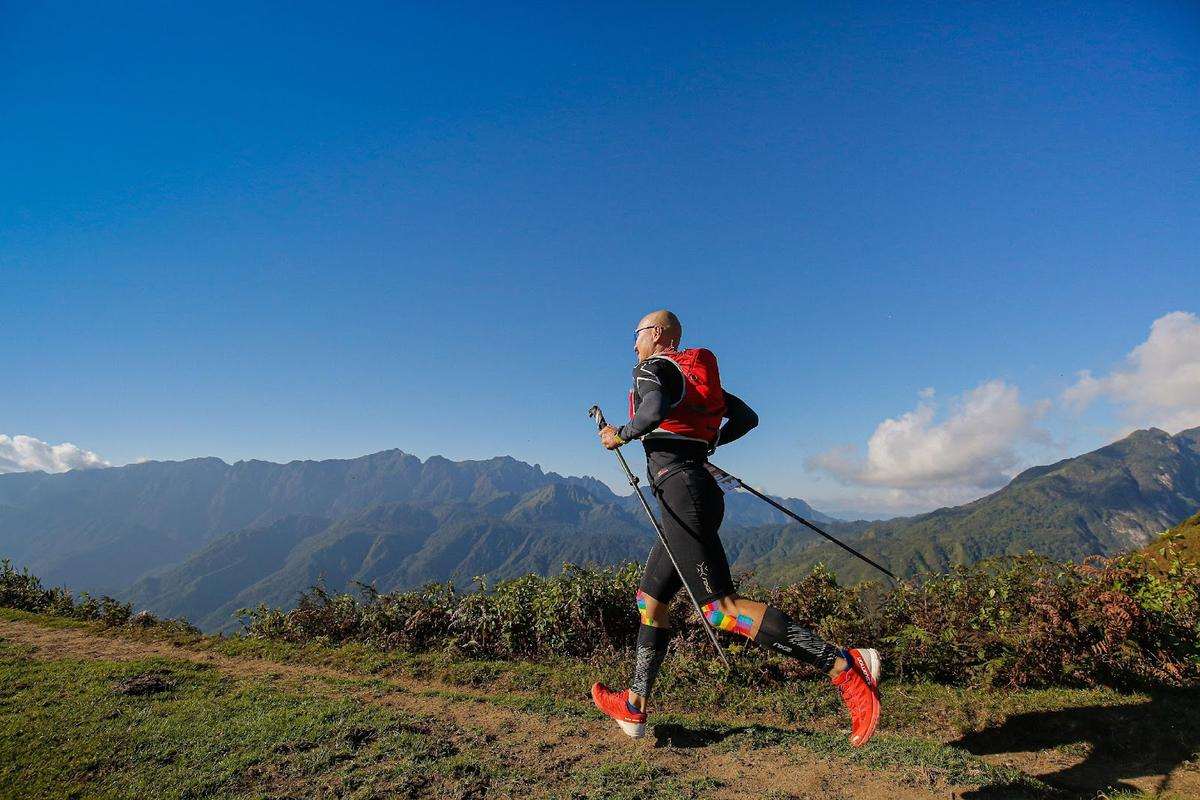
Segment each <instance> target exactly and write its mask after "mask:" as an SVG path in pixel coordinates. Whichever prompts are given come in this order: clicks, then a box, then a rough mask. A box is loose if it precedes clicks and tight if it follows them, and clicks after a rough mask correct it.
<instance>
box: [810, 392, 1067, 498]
mask: <svg viewBox="0 0 1200 800" xmlns="http://www.w3.org/2000/svg"><path fill="white" fill-rule="evenodd" d="M1047 409H1048V403H1047V402H1041V403H1037V404H1034V405H1032V406H1026V405H1024V404H1022V403H1021V394H1020V390H1019V389H1018V388H1017V387H1016V386H1012V385H1010V384H1008V383H1006V382H1004V381H1002V380H993V381H989V382H987V383H983V384H980V385H979V386H978V387H976V388H975V389H972V390H971V391H969V392H967V393H965V394H964V395H963V396H962V397H961V398H958V399H957V400H956V401H955V402H953V403H952V404H951V412H950V415H949V416H948V417H947V418H945V419H944V420H942V421H940V422H939V421H935V417H936V415H937V411H938V404H937V401H936V398H935V395H934V391H933V390H932V389H925V390H923V391H922V392H921V393H920V400H919V402H918V403H917V407H916V409H914V410H913V411H910V412H908V413H906V414H903V415H902V416H900V417H899V418H897V419H885V420H884V421H883V422H881V423H879V425H878V427H876V428H875V432H874V433H873V434H872V435H871V438H870V440H869V441H868V442H867V457H866V459H865V460H863V459H862V458H860V457H859V456H858V454H857V452H856V449H855V448H853V447H840V448H835V449H834V450H831V451H829V452H828V453H823V454H821V455H818V456H815V457H813V458H810V459H809V461H808V465H809V466H810V467H814V468H816V469H820V470H823V471H825V472H828V473H830V474H832V475H833V476H835V477H836V478H838V479H839V480H841V481H842V482H844V483H847V484H853V485H860V486H879V487H887V488H889V489H893V490H898V491H897V492H896V493H895V496H894V497H891V498H890V499H891V501H892V503H894V504H896V505H899V504H900V503H912V504H924V503H927V502H934V501H935V499H938V500H941V501H943V502H944V503H950V504H953V503H954V502H965V501H966V500H969V499H973V497H978V496H979V490H980V489H985V490H986V489H994V488H998V487H1000V486H1003V485H1004V484H1006V483H1007V482H1008V481H1009V480H1011V479H1012V477H1013V476H1014V475H1015V474H1016V473H1017V471H1018V467H1019V466H1020V465H1021V463H1022V462H1021V458H1020V457H1019V456H1018V455H1017V452H1016V449H1015V448H1016V445H1017V444H1018V443H1019V442H1021V441H1036V442H1040V443H1043V444H1045V443H1048V441H1049V437H1048V435H1047V434H1046V432H1045V431H1043V430H1041V429H1039V428H1037V427H1036V426H1035V425H1034V423H1035V422H1036V420H1037V419H1038V418H1039V417H1041V416H1042V415H1043V414H1044V413H1045V412H1046V411H1047ZM900 490H903V491H900ZM923 501H924V502H923Z"/></svg>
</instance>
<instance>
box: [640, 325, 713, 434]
mask: <svg viewBox="0 0 1200 800" xmlns="http://www.w3.org/2000/svg"><path fill="white" fill-rule="evenodd" d="M650 358H661V359H663V360H664V361H670V362H671V363H672V364H674V365H675V366H676V367H677V368H678V369H679V372H680V373H681V374H682V375H683V386H684V389H683V400H682V401H681V402H680V403H679V405H677V406H675V407H674V408H672V409H671V411H670V413H669V414H668V415H667V418H666V419H664V420H663V421H662V423H660V424H659V426H658V427H657V428H655V429H654V430H652V431H650V432H649V433H647V434H646V435H645V436H643V437H642V438H643V439H649V438H651V437H656V438H657V437H670V438H674V439H692V440H694V441H698V442H704V443H705V444H708V445H711V444H712V443H713V442H715V441H716V440H717V433H718V432H719V431H720V430H721V419H722V417H723V415H724V413H725V392H723V391H721V374H720V372H719V371H718V369H717V357H716V356H715V355H713V353H712V351H711V350H705V349H704V348H703V347H692V348H689V349H687V350H683V351H679V350H667V351H666V352H663V353H658V354H656V355H653V356H650ZM646 360H647V361H649V360H650V359H646ZM633 411H634V408H633V390H632V389H630V390H629V418H630V419H633Z"/></svg>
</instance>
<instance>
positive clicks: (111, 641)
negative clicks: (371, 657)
mask: <svg viewBox="0 0 1200 800" xmlns="http://www.w3.org/2000/svg"><path fill="white" fill-rule="evenodd" d="M0 639H4V640H8V641H10V642H14V643H19V644H23V645H29V646H32V647H33V648H34V650H33V653H32V655H33V657H35V658H45V659H61V658H72V659H78V658H82V659H98V660H106V661H131V660H137V659H144V658H148V657H153V656H158V657H162V658H168V659H175V660H182V661H192V662H199V663H203V664H208V665H210V666H211V667H213V668H215V669H218V670H220V671H221V672H223V673H225V674H227V675H229V676H231V677H233V678H238V679H259V680H261V679H267V680H272V681H275V682H277V683H278V684H279V688H281V689H283V690H290V691H303V692H314V693H322V694H329V695H337V696H340V697H347V696H350V697H355V698H356V699H358V700H360V701H361V702H363V703H371V704H377V705H384V706H387V707H389V708H392V709H395V710H397V711H399V712H401V713H411V714H413V715H414V716H419V717H420V718H428V717H431V716H432V717H438V718H441V719H443V720H445V721H446V722H447V723H448V724H449V725H451V726H453V728H454V729H456V731H457V732H458V733H461V734H462V735H464V736H470V737H471V738H473V739H478V738H479V736H480V734H483V736H484V738H485V739H486V740H487V741H489V742H490V745H489V746H490V747H495V748H497V750H498V751H500V752H503V753H504V754H505V756H506V757H507V758H517V759H528V761H527V763H536V764H541V765H544V768H545V774H546V775H547V786H546V788H547V790H549V791H553V790H554V788H555V787H557V788H558V789H559V790H566V791H567V792H568V793H569V788H570V787H569V780H570V774H571V772H572V771H573V770H576V769H578V768H580V767H586V766H589V765H595V766H600V765H602V764H605V763H609V762H611V761H612V760H614V759H629V758H631V757H637V756H639V755H640V756H641V757H644V758H646V759H647V761H648V762H649V763H650V764H652V765H653V766H654V767H658V768H662V769H664V770H666V771H667V772H668V774H670V775H674V776H677V777H680V778H699V777H710V778H713V779H716V780H717V781H720V783H721V785H720V787H719V788H715V789H706V790H704V791H703V792H702V793H701V796H702V797H703V798H706V800H707V799H708V798H711V799H712V800H727V799H728V800H734V799H735V798H736V799H738V800H740V799H742V798H745V799H746V800H749V799H750V798H754V799H755V800H760V799H761V798H763V797H767V796H774V797H779V798H788V797H792V798H809V797H812V798H817V797H820V798H823V799H825V798H828V797H830V796H831V795H836V794H840V793H842V792H843V791H844V789H845V787H846V786H854V787H855V790H854V793H853V794H854V797H855V798H856V800H918V799H921V800H924V798H947V797H951V796H952V795H961V794H962V793H963V791H964V790H965V791H967V792H969V791H970V789H971V788H972V787H957V786H948V785H945V784H938V783H936V782H935V781H932V780H931V779H929V778H928V777H925V776H921V775H919V774H915V773H914V772H913V771H911V770H910V771H908V772H900V771H898V772H896V773H889V772H880V771H874V770H868V769H865V768H862V767H858V766H855V765H852V764H847V763H845V762H842V761H840V760H839V761H833V760H825V759H822V758H821V757H819V756H816V755H813V754H812V753H809V752H806V751H804V750H802V749H799V748H794V747H779V746H767V747H761V748H755V749H748V748H741V749H739V750H736V751H723V750H718V749H716V748H713V747H709V746H696V745H697V743H696V742H689V741H687V738H688V737H687V736H686V735H682V736H681V735H680V732H679V731H670V732H667V733H666V734H665V735H664V734H663V732H661V731H659V732H657V733H658V735H657V737H656V736H654V735H651V736H647V737H646V738H645V739H642V740H640V741H634V740H630V739H628V738H626V737H625V736H624V735H622V734H621V733H620V732H619V731H618V730H617V729H616V727H615V726H613V725H612V724H611V723H609V722H607V721H606V720H604V719H601V718H600V717H599V715H597V716H596V717H595V718H582V719H581V718H560V717H554V716H547V715H542V714H535V713H529V712H523V711H517V710H511V709H507V708H504V707H499V706H496V705H494V704H489V703H486V702H484V700H486V698H487V695H486V694H485V693H481V692H471V691H466V690H463V689H462V688H460V687H450V686H438V685H437V684H430V683H427V682H418V681H414V680H405V679H402V678H388V679H386V680H385V681H384V683H385V684H386V689H384V688H376V687H361V688H359V687H350V686H347V685H346V684H340V685H338V686H331V685H330V684H329V682H328V680H327V679H330V678H332V679H342V680H350V681H353V680H359V681H361V680H363V676H362V675H355V674H351V673H346V672H341V671H338V670H335V669H329V668H322V667H316V666H308V665H295V664H280V663H277V662H274V661H266V660H260V659H252V658H230V657H227V656H223V655H220V654H216V653H208V652H202V651H194V650H189V649H188V648H186V647H183V646H178V645H172V644H170V643H166V642H148V641H140V640H133V639H128V638H123V637H119V636H112V635H103V634H97V633H93V632H90V631H87V630H82V629H73V628H49V627H44V626H42V625H38V624H37V623H34V622H17V621H7V620H0ZM430 689H446V690H448V691H453V692H455V693H457V694H458V695H460V696H463V698H464V699H448V698H444V697H437V696H430V695H429V694H428V692H429V690H430ZM475 697H477V698H479V699H478V700H476V699H472V698H475ZM660 727H677V726H660ZM922 784H924V785H922Z"/></svg>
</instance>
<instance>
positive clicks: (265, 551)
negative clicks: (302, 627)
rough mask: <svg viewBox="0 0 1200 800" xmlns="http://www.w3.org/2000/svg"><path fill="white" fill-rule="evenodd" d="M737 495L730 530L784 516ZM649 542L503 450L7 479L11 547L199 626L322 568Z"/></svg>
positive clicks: (495, 559)
mask: <svg viewBox="0 0 1200 800" xmlns="http://www.w3.org/2000/svg"><path fill="white" fill-rule="evenodd" d="M729 500H730V502H729V509H728V520H729V524H730V525H734V526H736V525H739V524H741V525H758V524H764V523H767V522H771V521H774V522H781V521H782V520H783V519H784V517H783V516H782V515H780V514H779V513H778V512H775V511H773V510H772V509H770V508H769V507H767V506H765V505H763V504H761V503H759V502H758V501H756V500H754V499H753V498H749V497H730V498H729ZM783 502H785V503H786V504H788V505H789V506H790V507H794V508H796V509H798V510H800V511H801V512H802V513H808V514H811V515H813V516H814V517H815V518H818V519H824V518H825V517H824V516H823V515H821V514H820V513H819V512H816V511H814V510H813V509H811V507H809V506H808V504H806V503H804V501H802V500H796V499H789V500H785V501H783ZM652 536H653V533H652V529H651V528H650V527H649V524H648V522H647V521H646V519H645V515H644V512H643V511H642V508H641V506H640V504H639V503H638V502H637V500H636V498H635V497H633V496H632V495H628V496H618V495H616V494H615V493H613V492H612V491H611V490H610V489H609V488H608V487H607V486H606V485H605V484H603V483H602V482H600V481H598V480H596V479H595V478H590V477H563V476H561V475H558V474H556V473H553V472H551V473H545V472H543V471H542V470H541V468H540V466H538V465H532V466H531V465H529V464H525V463H523V462H520V461H517V460H515V459H513V458H510V457H507V456H502V457H497V458H493V459H488V460H485V461H463V462H453V461H450V460H448V459H445V458H442V457H440V456H433V457H430V458H429V459H427V460H426V461H424V462H422V461H421V460H420V459H419V458H417V457H415V456H412V455H409V454H407V453H404V452H403V451H400V450H389V451H383V452H380V453H374V454H371V455H368V456H363V457H361V458H357V459H349V460H331V461H295V462H291V463H289V464H274V463H271V462H265V461H243V462H237V463H235V464H226V463H225V462H223V461H221V460H219V459H216V458H202V459H192V460H189V461H181V462H147V463H143V464H133V465H129V466H126V467H117V468H111V469H103V470H91V471H80V472H68V473H63V474H54V475H48V474H45V473H15V474H7V475H0V555H3V556H4V557H6V558H10V559H12V560H13V561H14V563H16V564H19V565H21V566H28V567H30V568H31V569H32V570H33V571H34V572H35V573H36V574H38V575H39V576H41V577H42V578H43V579H44V580H46V581H47V582H49V583H52V584H56V585H66V586H69V587H71V588H73V589H75V590H77V591H79V590H85V591H90V592H93V593H108V594H112V595H115V596H120V597H129V598H131V599H134V600H135V601H136V602H138V603H140V604H144V605H146V606H148V607H150V608H152V609H154V610H160V611H161V610H163V609H166V610H167V612H168V613H171V614H183V615H185V616H189V617H192V618H195V619H198V620H207V619H209V618H210V616H211V615H212V614H213V613H215V612H214V609H221V610H222V613H224V611H223V609H225V607H226V606H228V605H230V603H233V602H234V601H235V600H236V602H238V603H241V602H242V600H243V599H244V600H246V603H245V604H256V603H257V601H258V599H259V598H257V597H255V595H254V592H261V593H262V599H267V598H269V599H271V600H272V601H274V602H278V603H279V604H281V605H287V604H289V603H290V602H292V601H293V600H294V597H295V594H296V593H297V592H298V591H299V590H301V589H303V588H306V587H307V586H308V585H310V584H311V583H312V581H313V580H315V579H316V578H317V577H318V576H319V575H326V577H327V579H328V580H329V585H330V587H331V588H334V589H342V588H344V587H345V586H346V585H352V584H353V581H357V580H373V581H375V582H376V583H377V585H379V586H380V588H381V589H393V588H406V587H409V586H415V585H418V584H420V583H423V582H426V581H430V580H444V579H446V578H448V577H455V576H456V577H457V578H458V579H460V580H469V579H470V578H471V577H473V576H474V575H484V574H487V575H491V576H493V577H512V576H514V575H518V574H523V573H524V572H528V571H538V572H551V571H556V570H558V569H561V567H562V562H563V561H573V562H586V561H594V562H598V563H612V562H618V561H622V560H628V559H637V560H640V559H642V558H644V557H645V554H646V552H647V550H648V548H649V546H650V543H651V542H652ZM322 543H324V544H322ZM360 545H363V546H365V547H366V549H365V550H364V549H363V548H362V546H360ZM356 560H357V561H356ZM163 570H169V571H168V572H166V573H165V574H163V575H157V576H156V577H155V574H156V573H161V572H163ZM276 573H278V574H276ZM250 601H253V602H250ZM235 607H236V606H235Z"/></svg>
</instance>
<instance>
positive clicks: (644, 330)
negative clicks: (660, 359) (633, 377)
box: [633, 310, 683, 361]
mask: <svg viewBox="0 0 1200 800" xmlns="http://www.w3.org/2000/svg"><path fill="white" fill-rule="evenodd" d="M682 338H683V326H682V325H680V324H679V317H677V316H675V315H674V314H672V313H671V312H670V311H665V310H664V311H651V312H650V313H649V314H647V315H646V316H644V317H642V321H641V322H639V323H638V324H637V329H636V330H635V332H634V334H633V351H634V352H635V353H637V357H638V361H645V360H646V359H647V358H649V357H650V356H652V355H654V354H655V353H661V352H663V351H664V350H674V349H676V348H678V347H679V340H680V339H682Z"/></svg>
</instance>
